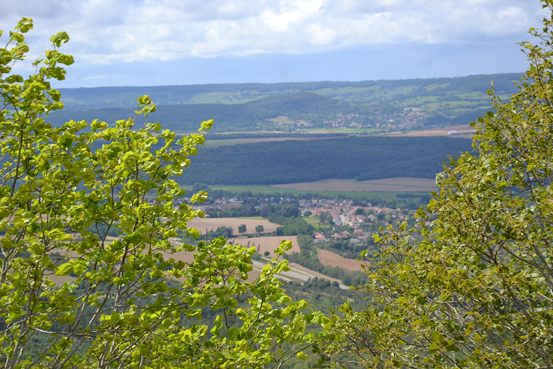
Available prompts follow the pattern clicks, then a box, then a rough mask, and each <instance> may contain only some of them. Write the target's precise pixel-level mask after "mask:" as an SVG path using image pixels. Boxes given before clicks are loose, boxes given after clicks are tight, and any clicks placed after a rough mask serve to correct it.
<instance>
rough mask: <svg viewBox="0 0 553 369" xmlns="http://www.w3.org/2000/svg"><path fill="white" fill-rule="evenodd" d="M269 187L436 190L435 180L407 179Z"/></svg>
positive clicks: (322, 181) (327, 181) (332, 189)
mask: <svg viewBox="0 0 553 369" xmlns="http://www.w3.org/2000/svg"><path fill="white" fill-rule="evenodd" d="M271 187H275V188H285V189H293V190H304V191H319V192H325V191H327V192H330V191H340V192H379V191H382V192H430V191H435V190H437V189H438V187H437V186H436V181H435V179H430V178H408V177H398V178H387V179H378V180H370V181H361V182H351V181H348V180H344V179H337V178H333V179H324V180H321V181H316V182H300V183H288V184H278V185H272V186H271Z"/></svg>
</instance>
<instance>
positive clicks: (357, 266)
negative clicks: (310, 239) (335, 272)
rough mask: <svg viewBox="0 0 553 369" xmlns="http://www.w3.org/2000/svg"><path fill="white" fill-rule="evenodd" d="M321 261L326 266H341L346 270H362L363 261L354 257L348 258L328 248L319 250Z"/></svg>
mask: <svg viewBox="0 0 553 369" xmlns="http://www.w3.org/2000/svg"><path fill="white" fill-rule="evenodd" d="M318 255H319V261H320V262H321V264H323V265H324V266H332V267H340V268H344V269H346V270H351V271H359V272H362V271H363V268H361V262H360V261H358V260H354V259H346V258H343V257H341V256H340V255H338V254H335V253H333V252H330V251H327V250H319V251H318Z"/></svg>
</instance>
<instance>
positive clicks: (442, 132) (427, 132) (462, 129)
mask: <svg viewBox="0 0 553 369" xmlns="http://www.w3.org/2000/svg"><path fill="white" fill-rule="evenodd" d="M450 131H457V134H456V135H448V134H447V132H450ZM475 132H476V129H474V128H473V127H471V126H470V125H468V124H463V125H460V126H450V127H441V128H432V129H424V130H420V131H411V132H407V133H402V134H395V133H392V134H389V136H409V137H428V136H430V137H432V136H448V137H454V138H472V135H473V134H474V133H475ZM385 136H388V135H385Z"/></svg>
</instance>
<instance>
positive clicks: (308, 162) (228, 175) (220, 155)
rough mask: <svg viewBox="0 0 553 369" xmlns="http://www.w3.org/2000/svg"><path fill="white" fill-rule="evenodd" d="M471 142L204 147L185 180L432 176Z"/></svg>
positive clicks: (373, 140)
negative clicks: (444, 161) (445, 161)
mask: <svg viewBox="0 0 553 369" xmlns="http://www.w3.org/2000/svg"><path fill="white" fill-rule="evenodd" d="M466 151H471V142H470V141H469V140H466V139H459V138H449V137H348V138H338V139H328V140H313V141H283V142H260V143H252V144H242V145H235V146H220V147H217V148H209V149H208V148H200V150H199V154H198V155H196V156H194V157H193V158H192V162H193V163H194V165H193V166H191V167H190V168H187V170H186V171H185V172H184V174H183V176H182V177H179V178H178V179H177V181H179V182H180V183H182V184H189V185H191V184H194V183H207V184H210V185H213V184H228V185H230V184H241V185H245V184H248V185H251V184H279V183H294V182H310V181H318V180H322V179H329V178H357V179H358V180H369V179H378V178H389V177H419V178H433V177H435V176H436V173H438V172H440V171H441V169H442V166H441V165H442V162H443V160H444V159H447V157H448V156H449V155H451V156H459V154H460V153H461V152H466Z"/></svg>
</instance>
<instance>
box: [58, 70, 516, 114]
mask: <svg viewBox="0 0 553 369" xmlns="http://www.w3.org/2000/svg"><path fill="white" fill-rule="evenodd" d="M521 76H522V74H521V73H506V74H489V75H475V76H466V77H455V78H424V79H402V80H379V81H360V82H330V81H323V82H288V83H234V84H206V85H183V86H138V87H95V88H70V89H66V88H62V89H60V91H61V93H62V100H63V101H64V103H65V104H66V109H68V110H84V109H99V108H104V107H132V106H135V105H136V98H137V97H138V96H142V95H145V94H146V95H150V97H152V99H153V100H154V102H155V103H156V104H158V105H177V104H205V103H222V104H238V103H243V102H247V101H251V100H254V99H258V98H260V97H263V96H272V95H282V94H290V93H297V92H314V93H316V94H318V95H323V96H327V97H330V98H335V99H340V100H345V101H350V102H371V101H375V100H383V99H384V100H392V101H393V100H398V99H399V100H402V99H405V98H408V97H410V96H421V97H422V96H437V95H442V96H443V94H451V93H455V94H470V93H473V92H477V93H478V94H479V95H481V96H483V97H484V96H485V93H486V90H488V89H489V88H490V87H491V86H490V81H492V80H493V81H494V86H495V89H496V92H497V93H498V94H510V93H512V92H515V91H516V89H515V87H514V85H513V81H518V80H519V79H520V77H521Z"/></svg>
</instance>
